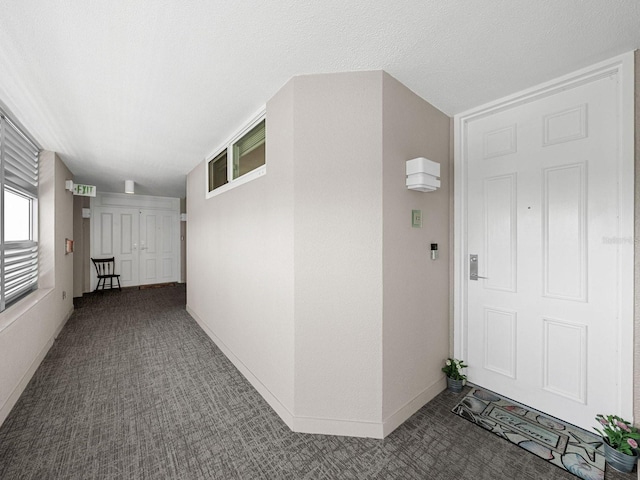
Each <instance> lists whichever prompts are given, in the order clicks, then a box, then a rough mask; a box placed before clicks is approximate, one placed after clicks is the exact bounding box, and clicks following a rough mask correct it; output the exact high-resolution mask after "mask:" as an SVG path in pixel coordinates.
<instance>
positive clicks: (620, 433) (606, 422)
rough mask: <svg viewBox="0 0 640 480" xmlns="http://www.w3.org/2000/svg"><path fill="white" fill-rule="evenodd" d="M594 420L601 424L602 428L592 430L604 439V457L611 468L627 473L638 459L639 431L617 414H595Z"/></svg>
mask: <svg viewBox="0 0 640 480" xmlns="http://www.w3.org/2000/svg"><path fill="white" fill-rule="evenodd" d="M596 420H597V421H598V423H600V425H602V430H600V429H598V428H595V427H594V430H595V431H596V432H598V433H599V434H600V435H602V439H603V440H604V458H605V460H606V462H607V463H608V464H609V465H611V467H612V468H615V469H616V470H619V471H620V472H625V473H628V472H630V471H631V470H633V466H634V465H635V463H636V460H637V459H638V452H637V451H636V449H637V448H638V440H640V432H638V429H637V428H635V427H634V426H632V425H631V424H630V423H629V422H627V421H626V420H623V419H622V418H620V417H618V416H617V415H607V416H606V417H605V416H604V415H602V414H598V415H596Z"/></svg>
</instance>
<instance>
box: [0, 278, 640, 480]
mask: <svg viewBox="0 0 640 480" xmlns="http://www.w3.org/2000/svg"><path fill="white" fill-rule="evenodd" d="M185 296H186V291H185V287H184V285H181V286H177V287H165V288H155V289H146V290H137V289H124V290H123V291H122V292H121V293H119V292H106V293H100V294H90V295H85V297H84V298H82V299H79V300H77V301H76V305H75V312H74V314H73V315H72V317H71V319H70V320H69V321H68V323H67V325H66V326H65V327H64V329H63V331H62V333H61V334H60V336H59V337H58V339H57V340H56V342H55V344H54V346H53V347H52V348H51V350H50V351H49V353H48V355H47V357H46V358H45V360H44V362H43V363H42V365H41V366H40V367H39V369H38V370H37V372H36V374H35V376H34V377H33V379H32V380H31V382H30V383H29V385H28V387H27V389H26V390H25V392H24V394H23V395H22V397H21V398H20V400H19V401H18V403H17V405H16V406H15V407H14V409H13V410H12V411H11V414H10V415H9V417H8V418H7V420H6V422H5V423H4V424H3V425H2V427H1V428H0V478H2V479H4V480H9V479H137V478H146V479H158V478H163V479H164V478H167V479H190V480H191V479H210V478H215V479H226V480H228V479H337V478H345V479H346V478H349V479H370V478H380V479H445V480H447V479H450V480H453V479H478V478H480V479H505V480H506V479H532V480H533V479H549V480H553V479H575V478H576V477H574V476H572V475H570V474H568V473H567V472H565V471H562V470H560V469H559V468H556V467H554V466H553V465H550V464H549V463H547V462H545V461H543V460H541V459H539V458H537V457H535V456H534V455H531V454H529V453H526V452H525V451H523V450H522V449H520V448H518V447H517V446H514V445H512V444H510V443H508V442H506V441H504V440H501V439H499V438H497V437H496V436H495V435H493V434H491V433H488V432H486V431H484V430H482V429H480V428H478V427H475V426H473V425H471V424H470V423H469V422H467V421H465V420H463V419H461V418H459V417H458V416H456V415H454V414H452V413H450V410H451V408H452V407H453V406H454V405H455V403H456V402H457V401H458V400H459V399H460V398H461V395H454V394H451V393H449V392H446V391H445V392H443V393H441V394H440V395H438V396H437V397H436V398H435V399H434V400H433V401H431V402H430V403H428V404H427V405H425V406H424V407H423V408H422V409H420V410H419V411H418V412H417V413H416V414H415V415H413V416H412V417H411V418H410V419H409V420H408V421H407V422H405V423H404V424H403V425H402V426H401V427H399V428H398V429H397V430H396V431H394V432H393V433H392V434H391V435H389V436H388V437H387V438H386V439H385V440H374V439H361V438H349V437H336V436H323V435H308V434H298V433H293V432H291V431H290V430H289V429H288V428H287V427H286V425H285V424H284V423H283V422H282V421H281V420H280V419H279V417H278V416H277V415H276V414H275V413H274V412H273V411H272V410H271V408H270V407H269V406H268V405H267V404H266V402H265V401H264V400H263V399H262V398H261V397H260V395H259V394H258V393H257V392H256V391H255V390H254V389H253V387H252V386H251V385H250V384H249V383H248V382H247V381H246V380H245V379H244V377H243V376H242V375H241V374H240V373H239V372H238V371H237V370H236V369H235V367H234V366H233V365H232V364H231V362H229V361H228V360H227V358H226V357H225V356H224V355H223V354H222V353H221V352H220V350H219V349H218V348H217V347H216V346H215V344H213V342H212V341H211V340H210V339H209V337H207V335H206V334H205V333H204V332H203V331H202V330H201V329H200V327H199V326H198V325H197V324H196V322H195V321H194V320H193V319H192V318H191V317H190V316H189V315H188V314H187V313H186V311H185V308H184V305H185ZM606 478H607V479H623V478H635V477H634V475H622V474H615V472H613V471H608V472H607V476H606Z"/></svg>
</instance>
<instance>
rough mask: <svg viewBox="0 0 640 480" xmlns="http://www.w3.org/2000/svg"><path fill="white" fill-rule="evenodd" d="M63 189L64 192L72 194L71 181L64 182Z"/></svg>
mask: <svg viewBox="0 0 640 480" xmlns="http://www.w3.org/2000/svg"><path fill="white" fill-rule="evenodd" d="M64 188H65V190H69V191H70V192H73V180H65V181H64Z"/></svg>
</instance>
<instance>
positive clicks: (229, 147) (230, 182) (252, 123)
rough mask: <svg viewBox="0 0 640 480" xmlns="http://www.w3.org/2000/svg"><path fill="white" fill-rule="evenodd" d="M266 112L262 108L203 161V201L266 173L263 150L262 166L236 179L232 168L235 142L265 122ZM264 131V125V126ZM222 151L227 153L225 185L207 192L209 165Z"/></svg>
mask: <svg viewBox="0 0 640 480" xmlns="http://www.w3.org/2000/svg"><path fill="white" fill-rule="evenodd" d="M266 118H267V111H266V107H265V106H263V107H262V108H261V109H260V110H259V111H258V112H257V113H255V114H254V115H252V116H251V118H250V119H249V120H248V121H247V122H245V123H244V124H243V126H242V128H240V129H239V130H237V131H236V132H235V133H234V134H233V135H231V136H230V137H229V138H228V139H227V140H226V141H225V142H223V143H222V145H220V146H219V147H218V148H216V149H215V150H214V151H213V153H211V154H210V155H208V156H207V157H206V158H205V160H204V167H205V168H204V170H205V175H204V182H205V190H204V191H205V199H209V198H212V197H215V196H217V195H220V194H221V193H225V192H228V191H229V190H233V189H234V188H236V187H239V186H240V185H244V184H245V183H247V182H250V181H252V180H255V179H256V178H259V177H262V176H264V175H265V174H266V173H267V159H266V150H265V162H264V165H260V166H259V167H257V168H255V169H253V170H251V171H250V172H247V173H245V174H244V175H241V176H239V177H237V178H233V166H234V157H233V146H234V144H235V143H236V142H238V141H239V140H240V139H242V137H244V136H245V135H246V134H247V133H249V132H250V131H251V130H252V129H253V128H255V127H256V126H258V124H259V123H260V122H262V121H263V120H265V121H266ZM265 129H266V125H265ZM265 145H266V131H265ZM224 151H226V152H227V183H225V184H223V185H221V186H219V187H218V188H215V189H213V190H211V191H209V186H210V183H209V163H210V162H212V161H214V160H216V159H217V158H218V157H219V156H220V155H221V154H222V153H223V152H224Z"/></svg>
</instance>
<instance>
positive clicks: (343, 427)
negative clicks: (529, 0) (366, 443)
mask: <svg viewBox="0 0 640 480" xmlns="http://www.w3.org/2000/svg"><path fill="white" fill-rule="evenodd" d="M293 425H294V428H293V429H292V430H293V431H294V432H298V433H311V434H317V435H338V436H343V437H360V438H377V439H383V438H384V431H383V425H382V423H377V422H363V421H351V420H335V419H331V418H314V417H294V421H293Z"/></svg>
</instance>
